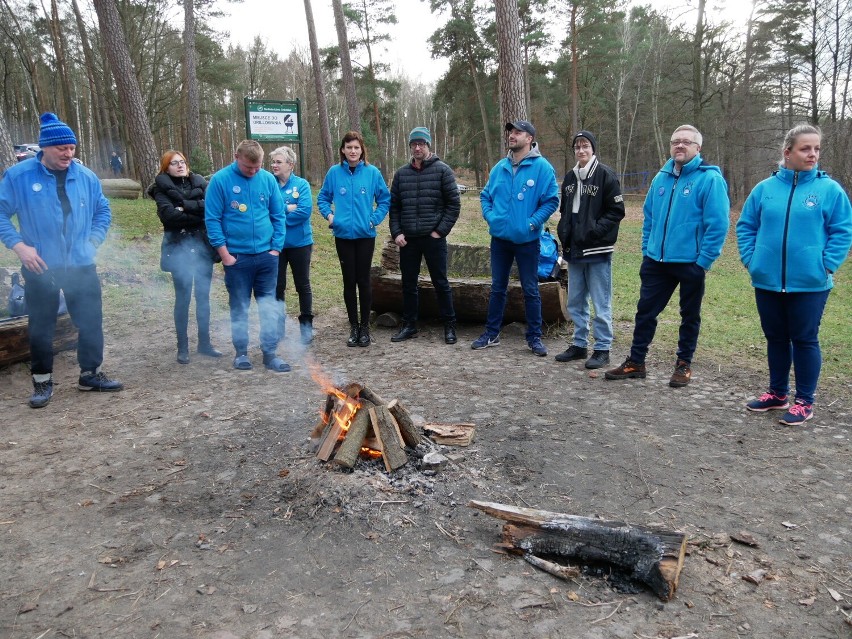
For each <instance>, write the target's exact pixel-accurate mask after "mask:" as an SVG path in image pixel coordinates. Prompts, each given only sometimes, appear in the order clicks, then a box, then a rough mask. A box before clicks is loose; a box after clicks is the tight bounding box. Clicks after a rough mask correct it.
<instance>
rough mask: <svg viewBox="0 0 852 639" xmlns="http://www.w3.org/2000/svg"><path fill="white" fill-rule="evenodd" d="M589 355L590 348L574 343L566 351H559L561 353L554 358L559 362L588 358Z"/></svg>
mask: <svg viewBox="0 0 852 639" xmlns="http://www.w3.org/2000/svg"><path fill="white" fill-rule="evenodd" d="M588 356H589V349H588V348H583V347H582V346H576V345H574V344H572V345H571V346H570V347H569V348H568V349H567V350H566V351H565V352H563V353H559V355H557V356H556V357H554V358H553V359H555V360H556V361H557V362H573V361H574V360H575V359H586V358H587V357H588Z"/></svg>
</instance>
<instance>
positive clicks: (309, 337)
mask: <svg viewBox="0 0 852 639" xmlns="http://www.w3.org/2000/svg"><path fill="white" fill-rule="evenodd" d="M299 333H300V335H301V337H302V344H310V343H311V342H313V341H314V316H313V315H299Z"/></svg>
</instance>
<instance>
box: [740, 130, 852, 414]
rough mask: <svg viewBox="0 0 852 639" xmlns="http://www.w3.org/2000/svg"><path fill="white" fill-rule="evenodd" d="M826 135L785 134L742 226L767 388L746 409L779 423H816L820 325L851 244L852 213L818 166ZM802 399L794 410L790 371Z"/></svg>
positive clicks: (752, 196) (816, 132)
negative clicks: (778, 414)
mask: <svg viewBox="0 0 852 639" xmlns="http://www.w3.org/2000/svg"><path fill="white" fill-rule="evenodd" d="M821 137H822V133H821V132H820V130H819V128H818V127H815V126H811V125H809V124H803V125H800V126H797V127H794V128H793V129H791V130H790V131H788V132H787V135H786V136H785V138H784V146H783V153H784V155H783V159H782V161H781V163H780V165H779V167H778V170H777V171H775V172H774V173H773V174H772V176H771V177H770V178H768V179H766V180H764V181H763V182H761V183H760V184H758V185H757V186H756V187H754V190H753V191H752V192H751V194H750V195H749V196H748V199H747V200H746V203H745V206H744V207H743V211H742V214H741V216H740V219H739V221H738V222H737V244H738V246H739V251H740V259H741V260H742V263H743V264H744V265H745V267H746V268H747V269H748V272H749V275H750V276H751V283H752V286H754V292H755V299H756V301H757V311H758V313H759V315H760V324H761V327H762V328H763V333H764V335H766V351H767V358H768V360H769V390H768V391H767V392H765V393H764V394H763V395H761V396H760V397H759V398H758V399H756V400H754V401H752V402H749V403H748V404H747V405H746V408H747V409H748V410H751V411H755V412H765V411H768V410H785V409H786V413H785V414H784V416H783V417H782V418H781V420H780V422H781V423H782V424H787V425H796V424H803V423H804V422H806V421H807V420H809V419H811V417H813V403H814V393H815V392H816V386H817V380H818V379H819V372H820V367H821V366H822V353H821V352H820V347H819V325H820V321H821V319H822V314H823V310H824V309H825V304H826V301H827V300H828V294H829V292H830V291H831V289H832V287H833V286H834V281H833V278H832V274H833V273H834V272H835V271H837V269H838V268H839V267H840V265H841V264H842V263H843V261H844V260H845V259H846V255H847V254H848V252H849V247H850V246H852V207H850V204H849V198H848V197H847V195H846V193H845V192H844V191H843V189H842V188H841V186H840V185H839V184H838V183H837V182H835V181H834V180H832V179H831V178H830V177H829V176H828V174H826V173H824V172H823V171H820V170H819V169H818V167H817V163H818V162H819V152H820V141H821ZM791 365H792V366H794V367H795V370H796V398H795V403H794V404H793V405H792V406H790V403H789V401H788V398H787V394H788V392H789V387H790V367H791Z"/></svg>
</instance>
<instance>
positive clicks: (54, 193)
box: [0, 113, 124, 408]
mask: <svg viewBox="0 0 852 639" xmlns="http://www.w3.org/2000/svg"><path fill="white" fill-rule="evenodd" d="M39 121H40V123H41V130H40V134H39V141H38V142H39V146H40V147H41V151H39V153H38V155H36V156H35V157H34V158H30V159H28V160H24V161H23V162H20V163H19V164H17V165H16V166H13V167H11V168H10V169H9V170H8V171H6V175H5V177H3V179H2V180H0V240H2V242H3V243H4V244H5V245H6V246H7V247H8V248H10V249H11V250H12V251H14V252H15V254H16V255H17V256H18V259H20V260H21V267H22V272H23V275H24V279H25V280H26V293H25V295H26V301H27V310H28V312H29V317H28V318H27V329H28V332H29V342H30V368H31V370H32V376H33V394H32V396H31V397H30V399H29V404H30V406H31V407H32V408H44V407H45V406H47V405H48V404H49V403H50V399H51V397H53V337H54V334H55V332H56V315H57V311H58V309H59V293H60V291H62V292H63V293H64V294H65V302H66V304H67V306H68V312H69V313H70V315H71V320H72V321H73V322H74V325H75V326H76V327H77V329H78V338H77V363H78V364H79V365H80V377H79V379H78V380H77V388H78V389H79V390H81V391H98V392H114V391H120V390H122V389H123V388H124V385H123V384H122V383H121V382H119V381H118V380H115V379H110V378H109V377H107V375H106V374H105V373H104V372H103V371H101V364H102V363H103V358H104V331H103V301H102V295H101V282H100V279H99V278H98V273H97V267H96V265H95V255H96V253H97V250H98V247H99V246H100V245H101V244H102V243H103V242H104V240H105V239H106V236H107V231H109V227H110V224H111V222H112V213H111V212H110V208H109V201H107V199H106V198H105V197H104V194H103V191H102V190H101V183H100V180H98V177H97V176H96V175H95V174H94V173H92V172H91V171H90V170H89V169H87V168H86V167H84V166H83V165H81V164H78V163H77V162H74V153H75V152H76V149H77V136H76V135H75V134H74V131H72V130H71V128H70V127H69V126H68V125H67V124H65V123H64V122H62V121H61V120H60V119H59V118H58V117H57V116H56V114H54V113H42V115H41V117H40V118H39ZM13 217H17V221H18V226H17V227H16V226H15V225H14V224H12V218H13Z"/></svg>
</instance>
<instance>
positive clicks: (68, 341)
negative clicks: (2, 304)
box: [0, 313, 77, 368]
mask: <svg viewBox="0 0 852 639" xmlns="http://www.w3.org/2000/svg"><path fill="white" fill-rule="evenodd" d="M76 347H77V327H76V326H74V322H72V321H71V316H70V315H68V313H64V314H62V315H58V316H57V317H56V332H55V333H54V335H53V352H54V353H58V352H60V351H67V350H71V349H72V348H76ZM29 360H30V334H29V332H28V329H27V317H26V315H25V316H23V317H12V318H9V319H4V320H0V368H5V367H6V366H10V365H12V364H17V363H18V362H28V361H29Z"/></svg>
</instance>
